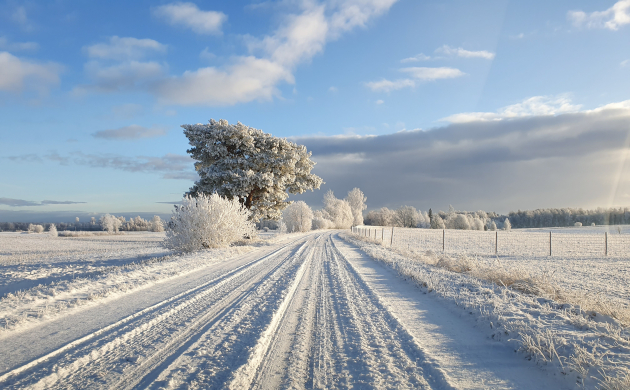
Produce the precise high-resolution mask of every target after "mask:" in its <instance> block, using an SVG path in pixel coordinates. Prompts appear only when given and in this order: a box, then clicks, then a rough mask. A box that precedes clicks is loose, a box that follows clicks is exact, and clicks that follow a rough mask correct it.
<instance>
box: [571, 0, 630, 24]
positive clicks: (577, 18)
mask: <svg viewBox="0 0 630 390" xmlns="http://www.w3.org/2000/svg"><path fill="white" fill-rule="evenodd" d="M567 18H568V19H569V20H570V21H571V22H573V25H574V26H576V27H583V26H586V27H587V28H606V29H609V30H618V29H619V27H621V26H623V25H626V24H629V23H630V0H620V1H618V2H616V3H615V4H614V5H613V6H612V7H610V8H608V9H607V10H605V11H595V12H591V13H586V12H584V11H569V12H568V13H567Z"/></svg>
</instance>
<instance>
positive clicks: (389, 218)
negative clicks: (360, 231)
mask: <svg viewBox="0 0 630 390" xmlns="http://www.w3.org/2000/svg"><path fill="white" fill-rule="evenodd" d="M394 213H395V212H394V211H393V210H390V209H388V208H387V207H381V208H380V209H378V210H371V211H370V212H368V213H367V215H366V216H365V223H366V224H368V225H373V226H392V224H393V221H394Z"/></svg>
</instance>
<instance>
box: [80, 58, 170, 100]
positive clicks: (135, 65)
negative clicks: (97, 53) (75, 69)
mask: <svg viewBox="0 0 630 390" xmlns="http://www.w3.org/2000/svg"><path fill="white" fill-rule="evenodd" d="M85 73H86V74H87V76H88V77H89V78H90V79H91V80H92V84H90V85H82V86H79V87H76V88H75V89H74V92H75V93H79V94H81V93H85V92H90V91H97V92H114V91H121V90H126V89H135V88H140V89H146V88H149V86H151V85H152V84H154V83H157V82H158V81H159V80H161V79H162V78H163V77H164V74H165V68H164V66H162V65H161V64H159V63H157V62H139V61H129V62H123V63H120V64H117V65H112V66H103V65H102V64H101V63H99V62H97V61H90V62H88V63H87V64H85Z"/></svg>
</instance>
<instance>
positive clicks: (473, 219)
mask: <svg viewBox="0 0 630 390" xmlns="http://www.w3.org/2000/svg"><path fill="white" fill-rule="evenodd" d="M365 224H366V225H374V226H398V227H407V228H424V229H429V228H431V229H461V230H497V229H505V230H510V229H511V226H512V225H511V224H510V220H509V219H507V218H505V217H503V218H501V217H500V216H499V215H497V214H496V213H486V212H485V211H475V212H466V211H456V210H455V208H453V206H450V207H449V211H448V212H444V211H439V212H437V213H433V211H432V210H431V209H429V211H428V212H422V211H419V210H416V208H415V207H413V206H402V207H400V208H398V209H396V210H390V209H388V208H387V207H382V208H380V209H378V210H372V211H370V212H369V213H368V214H367V215H366V217H365Z"/></svg>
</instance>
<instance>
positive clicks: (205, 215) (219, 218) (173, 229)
mask: <svg viewBox="0 0 630 390" xmlns="http://www.w3.org/2000/svg"><path fill="white" fill-rule="evenodd" d="M255 233H256V228H255V226H254V223H253V222H251V221H250V220H249V211H248V210H247V209H246V208H245V207H244V206H243V205H242V204H241V203H240V202H239V201H238V199H232V200H229V199H225V198H223V197H221V196H219V195H218V194H216V193H214V194H212V195H210V196H207V195H205V194H199V195H198V196H197V197H193V196H189V195H187V196H185V197H184V199H183V201H182V205H181V206H175V211H173V215H172V216H171V220H170V222H169V223H168V229H167V230H166V239H165V240H164V246H165V247H167V248H169V249H173V250H177V251H182V252H191V251H196V250H199V249H202V248H217V247H223V246H228V245H230V244H231V243H233V242H234V241H238V240H240V239H242V238H243V237H251V236H252V235H254V234H255Z"/></svg>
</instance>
